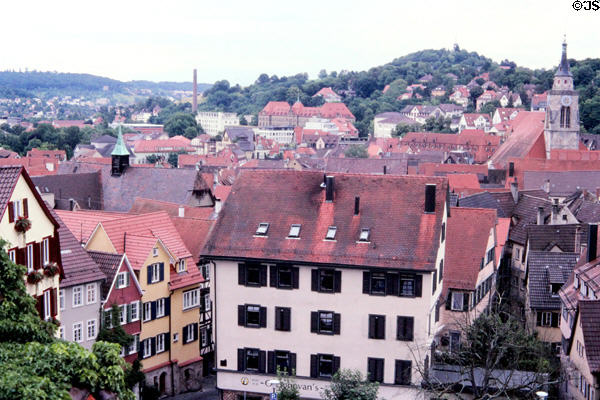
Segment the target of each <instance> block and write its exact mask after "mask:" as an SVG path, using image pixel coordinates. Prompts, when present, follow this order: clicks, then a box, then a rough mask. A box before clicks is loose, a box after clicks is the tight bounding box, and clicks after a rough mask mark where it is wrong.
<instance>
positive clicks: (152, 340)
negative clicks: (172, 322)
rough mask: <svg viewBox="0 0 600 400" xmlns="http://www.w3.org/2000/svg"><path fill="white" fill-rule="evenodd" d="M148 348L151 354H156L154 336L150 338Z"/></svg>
mask: <svg viewBox="0 0 600 400" xmlns="http://www.w3.org/2000/svg"><path fill="white" fill-rule="evenodd" d="M150 349H151V353H150V354H152V355H155V354H156V337H153V338H150Z"/></svg>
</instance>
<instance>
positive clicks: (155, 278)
mask: <svg viewBox="0 0 600 400" xmlns="http://www.w3.org/2000/svg"><path fill="white" fill-rule="evenodd" d="M150 271H151V273H152V276H151V277H150V283H156V282H159V281H160V264H159V263H155V264H152V268H151V269H150Z"/></svg>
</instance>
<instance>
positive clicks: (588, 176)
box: [523, 171, 600, 196]
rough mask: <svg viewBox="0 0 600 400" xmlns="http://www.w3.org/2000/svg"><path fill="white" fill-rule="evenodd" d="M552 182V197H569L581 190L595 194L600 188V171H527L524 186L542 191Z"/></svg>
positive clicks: (524, 176) (524, 175)
mask: <svg viewBox="0 0 600 400" xmlns="http://www.w3.org/2000/svg"><path fill="white" fill-rule="evenodd" d="M548 180H549V181H550V195H551V196H569V195H570V194H572V193H573V192H575V191H577V190H579V189H586V190H588V191H590V192H594V191H595V190H596V188H598V187H600V171H559V172H557V171H525V172H524V174H523V185H524V187H525V190H527V189H540V188H542V187H543V186H544V184H545V183H546V181H548Z"/></svg>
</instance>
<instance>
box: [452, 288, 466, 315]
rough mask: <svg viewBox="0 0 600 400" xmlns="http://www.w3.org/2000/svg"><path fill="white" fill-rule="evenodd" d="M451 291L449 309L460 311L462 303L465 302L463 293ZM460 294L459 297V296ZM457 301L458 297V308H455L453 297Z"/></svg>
mask: <svg viewBox="0 0 600 400" xmlns="http://www.w3.org/2000/svg"><path fill="white" fill-rule="evenodd" d="M451 293H452V303H450V309H451V310H452V311H462V310H463V307H464V304H465V294H464V293H463V292H451ZM459 295H460V297H459ZM455 298H456V301H457V302H458V299H459V298H460V308H456V307H455V306H454V305H455V300H454V299H455Z"/></svg>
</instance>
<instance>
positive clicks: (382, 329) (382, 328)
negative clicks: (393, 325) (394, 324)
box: [377, 315, 385, 339]
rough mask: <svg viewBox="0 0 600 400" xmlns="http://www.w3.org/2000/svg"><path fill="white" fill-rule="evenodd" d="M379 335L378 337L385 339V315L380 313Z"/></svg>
mask: <svg viewBox="0 0 600 400" xmlns="http://www.w3.org/2000/svg"><path fill="white" fill-rule="evenodd" d="M377 335H378V338H381V339H385V316H384V315H380V316H379V317H378V318H377Z"/></svg>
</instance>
